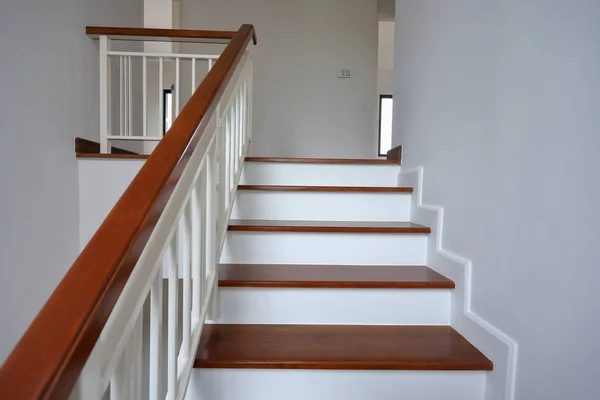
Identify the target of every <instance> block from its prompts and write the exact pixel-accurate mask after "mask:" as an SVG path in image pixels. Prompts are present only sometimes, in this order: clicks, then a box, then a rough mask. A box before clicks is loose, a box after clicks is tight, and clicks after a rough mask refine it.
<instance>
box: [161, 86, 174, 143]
mask: <svg viewBox="0 0 600 400" xmlns="http://www.w3.org/2000/svg"><path fill="white" fill-rule="evenodd" d="M163 116H164V119H163V136H164V135H165V133H167V132H168V131H169V129H171V125H172V124H173V91H172V90H171V89H165V90H163Z"/></svg>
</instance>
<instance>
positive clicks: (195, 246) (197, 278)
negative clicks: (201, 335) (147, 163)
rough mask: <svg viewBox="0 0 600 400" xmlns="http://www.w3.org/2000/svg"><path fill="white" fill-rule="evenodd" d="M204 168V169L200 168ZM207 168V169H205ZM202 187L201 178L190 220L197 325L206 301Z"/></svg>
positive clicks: (193, 301) (193, 308) (194, 189)
mask: <svg viewBox="0 0 600 400" xmlns="http://www.w3.org/2000/svg"><path fill="white" fill-rule="evenodd" d="M200 168H202V167H200ZM205 168H206V167H205ZM201 185H202V179H201V176H200V177H199V178H198V181H197V182H196V184H195V185H194V187H193V188H192V193H191V198H190V207H191V210H190V219H191V224H192V232H191V241H192V260H191V261H192V284H193V287H192V320H193V322H194V324H195V323H198V322H199V321H200V313H201V312H202V301H203V299H204V290H203V289H204V284H203V281H204V276H203V275H202V272H201V270H202V264H203V260H202V259H201V258H200V257H201V255H202V249H201V238H202V232H201V219H200V218H201V217H200V213H201V211H200V199H199V197H198V189H199V187H200V186H201Z"/></svg>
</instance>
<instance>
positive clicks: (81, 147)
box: [75, 137, 138, 155]
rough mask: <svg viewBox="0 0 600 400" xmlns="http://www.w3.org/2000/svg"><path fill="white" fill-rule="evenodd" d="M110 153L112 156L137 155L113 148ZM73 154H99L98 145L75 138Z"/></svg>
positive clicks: (87, 140) (91, 141)
mask: <svg viewBox="0 0 600 400" xmlns="http://www.w3.org/2000/svg"><path fill="white" fill-rule="evenodd" d="M110 152H111V153H112V154H118V155H122V154H129V155H131V154H134V155H138V154H137V153H136V152H133V151H129V150H125V149H121V148H118V147H115V146H111V148H110ZM75 153H76V154H80V153H81V154H100V143H98V142H94V141H93V140H89V139H84V138H80V137H76V138H75Z"/></svg>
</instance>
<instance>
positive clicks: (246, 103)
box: [242, 76, 248, 156]
mask: <svg viewBox="0 0 600 400" xmlns="http://www.w3.org/2000/svg"><path fill="white" fill-rule="evenodd" d="M243 134H244V138H243V143H244V148H243V150H242V156H245V155H246V137H247V134H248V81H247V79H246V76H244V131H243Z"/></svg>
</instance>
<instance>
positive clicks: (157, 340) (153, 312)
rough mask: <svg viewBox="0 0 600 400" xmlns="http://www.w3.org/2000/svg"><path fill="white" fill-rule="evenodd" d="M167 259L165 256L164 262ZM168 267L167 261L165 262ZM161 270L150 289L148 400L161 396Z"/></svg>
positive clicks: (156, 399) (167, 255) (157, 398)
mask: <svg viewBox="0 0 600 400" xmlns="http://www.w3.org/2000/svg"><path fill="white" fill-rule="evenodd" d="M168 257H169V253H168V250H167V254H165V260H167V259H168ZM165 265H168V261H166V262H165ZM162 271H163V269H162V268H159V270H158V273H157V274H156V278H154V281H153V282H152V288H151V289H150V360H149V362H150V367H149V375H148V380H149V386H150V387H149V396H150V400H159V399H160V398H161V397H162V398H163V399H164V397H163V396H162V388H161V384H160V383H161V381H162V360H161V353H162V349H163V346H162V326H163V325H162V320H163V315H162V310H163V295H162V293H163V278H162Z"/></svg>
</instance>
